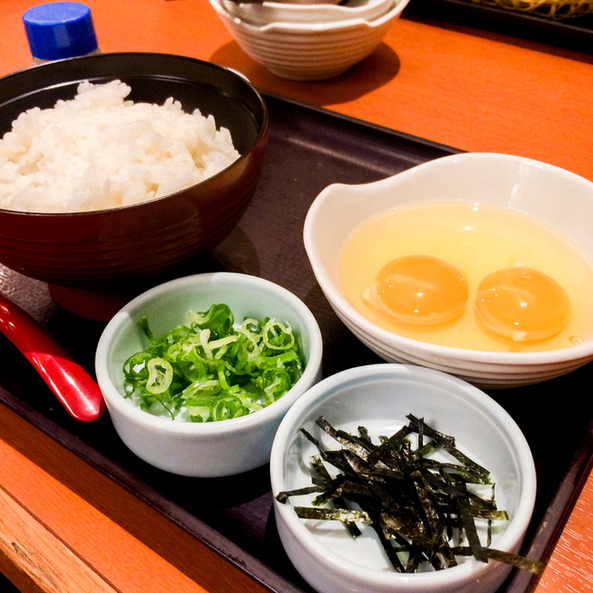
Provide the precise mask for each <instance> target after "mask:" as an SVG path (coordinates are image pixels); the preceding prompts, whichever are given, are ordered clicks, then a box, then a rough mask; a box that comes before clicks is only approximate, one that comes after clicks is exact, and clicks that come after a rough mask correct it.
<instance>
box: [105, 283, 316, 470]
mask: <svg viewBox="0 0 593 593" xmlns="http://www.w3.org/2000/svg"><path fill="white" fill-rule="evenodd" d="M321 352H322V340H321V332H320V330H319V327H318V325H317V322H316V320H315V318H314V316H313V314H312V313H311V312H310V310H309V309H308V308H307V306H306V305H305V304H304V303H303V302H302V301H301V300H300V299H299V298H298V297H296V296H295V295H294V294H292V293H291V292H289V291H288V290H286V289H284V288H282V287H280V286H278V285H276V284H273V283H272V282H269V281H267V280H263V279H261V278H257V277H255V276H249V275H245V274H232V273H214V274H200V275H196V276H188V277H186V278H180V279H178V280H173V281H171V282H168V283H165V284H163V285H160V286H157V287H156V288H153V289H151V290H149V291H148V292H146V293H144V294H142V295H140V296H139V297H137V298H136V299H134V300H133V301H131V302H130V303H129V304H128V305H126V306H125V307H124V308H123V309H122V310H121V311H120V312H119V313H117V314H116V315H115V317H114V318H113V319H112V320H111V321H110V322H109V324H108V325H107V327H106V328H105V331H104V332H103V335H102V336H101V339H100V341H99V345H98V347H97V355H96V371H97V381H98V383H99V386H100V388H101V390H102V392H103V396H104V398H105V402H106V404H107V409H108V411H109V413H110V416H111V419H112V421H113V424H114V427H115V429H116V431H117V432H118V434H119V436H120V437H121V439H122V440H123V442H124V443H125V444H126V445H127V446H128V447H129V448H130V449H131V450H132V451H133V452H134V453H135V454H136V455H138V456H139V457H140V458H142V459H143V460H145V461H147V462H148V463H150V464H152V465H155V466H157V467H159V468H161V469H164V470H166V471H170V472H172V473H177V474H181V475H187V476H195V477H220V476H227V475H234V474H238V473H242V472H246V471H249V470H252V469H255V468H257V467H260V466H262V465H264V464H265V463H267V462H268V460H269V455H270V449H271V446H272V439H273V437H274V433H275V431H276V429H277V427H278V424H279V423H280V420H281V419H282V417H283V416H284V414H285V413H286V411H287V410H288V409H289V408H290V406H291V405H292V404H293V403H294V402H295V401H296V400H297V399H298V398H299V397H300V396H301V395H302V394H303V393H304V392H305V391H306V390H307V389H308V388H309V387H311V386H312V385H313V384H314V383H315V382H317V380H318V379H319V377H320V373H321Z"/></svg>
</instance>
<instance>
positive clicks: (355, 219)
mask: <svg viewBox="0 0 593 593" xmlns="http://www.w3.org/2000/svg"><path fill="white" fill-rule="evenodd" d="M567 196H570V207H567V199H568V198H567ZM472 197H475V199H476V201H479V203H480V204H487V205H489V204H491V205H493V206H500V207H504V208H510V209H512V210H515V211H518V212H520V213H524V214H527V215H529V216H530V217H534V218H535V219H536V220H539V221H541V223H543V224H546V225H548V226H549V227H551V228H552V229H554V230H556V231H559V232H560V233H562V234H563V235H564V236H566V237H568V238H569V239H570V240H571V241H574V242H575V243H576V244H577V246H578V247H579V248H580V249H581V250H583V251H584V252H585V254H592V253H593V183H592V182H590V181H588V180H586V179H584V178H582V177H579V176H578V175H575V174H573V173H570V172H568V171H565V170H563V169H560V168H558V167H554V166H551V165H547V164H545V163H541V162H537V161H533V160H530V159H526V158H522V157H515V156H510V155H500V154H489V153H484V154H481V153H473V154H472V153H466V154H459V155H454V156H450V157H444V158H440V159H436V160H433V161H430V162H427V163H425V164H422V165H419V166H417V167H414V168H412V169H409V170H407V171H404V172H403V173H400V174H397V175H394V176H392V177H389V178H387V179H383V180H381V181H377V182H375V183H369V184H361V185H341V184H335V185H331V186H329V187H327V188H326V189H325V190H323V191H322V192H321V193H320V195H319V196H318V197H317V198H316V199H315V201H314V202H313V204H312V206H311V208H310V210H309V212H308V214H307V217H306V220H305V225H304V231H303V232H304V243H305V248H306V251H307V255H308V257H309V260H310V262H311V266H312V268H313V272H314V274H315V277H316V278H317V281H318V283H319V285H320V287H321V289H322V290H323V293H324V294H325V296H326V298H327V299H328V301H329V303H330V304H331V306H332V307H333V309H334V311H335V312H336V314H337V315H338V317H340V319H341V320H342V321H343V322H344V323H345V324H346V325H347V326H348V328H349V329H350V330H351V331H352V332H353V333H354V334H355V335H356V336H357V337H358V338H359V339H360V340H361V341H362V342H364V343H365V344H366V345H367V346H368V347H369V348H371V349H372V350H373V351H374V352H376V353H377V354H378V355H379V356H381V357H382V358H383V359H384V360H387V361H390V362H411V363H414V364H419V365H424V366H428V367H432V368H435V369H438V370H441V371H444V372H447V373H451V374H453V375H457V376H459V377H461V378H463V379H465V380H467V381H469V382H471V383H473V384H475V385H478V386H480V387H483V388H502V387H518V386H521V385H528V384H533V383H539V382H542V381H546V380H548V379H551V378H554V377H558V376H561V375H564V374H566V373H569V372H571V371H573V370H575V369H577V368H579V367H581V366H583V365H585V364H586V363H588V362H589V361H591V360H593V336H585V338H584V340H583V341H582V343H579V344H577V345H573V346H570V347H565V348H558V349H555V350H546V351H541V352H510V351H509V352H488V351H484V350H470V349H464V348H454V347H449V346H441V345H434V344H430V343H427V342H423V341H420V340H416V339H412V338H409V337H403V336H400V335H397V334H396V333H393V332H391V331H388V330H386V329H382V328H381V327H379V326H378V325H376V324H375V323H373V322H371V321H369V320H368V319H367V318H365V317H364V316H363V315H362V314H361V313H359V312H358V311H357V310H355V309H354V308H353V307H352V306H351V305H350V304H349V303H348V302H347V301H346V299H345V298H344V296H343V294H342V292H341V289H340V284H339V281H338V277H337V262H338V255H339V253H340V250H341V249H342V246H343V245H344V243H345V242H346V240H347V239H348V238H349V237H350V236H351V233H352V232H353V231H354V229H356V228H357V227H358V226H359V225H360V224H361V223H362V222H363V221H365V220H367V219H369V218H371V217H373V216H375V215H378V214H380V213H384V212H387V211H388V210H391V209H394V208H396V207H398V206H404V205H409V204H417V203H421V202H427V201H428V202H431V201H435V200H436V201H466V202H467V200H468V199H471V198H472ZM589 257H590V256H589Z"/></svg>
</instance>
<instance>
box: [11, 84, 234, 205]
mask: <svg viewBox="0 0 593 593" xmlns="http://www.w3.org/2000/svg"><path fill="white" fill-rule="evenodd" d="M130 91H131V88H130V87H129V86H128V85H127V84H125V83H122V82H121V81H119V80H114V81H112V82H110V83H107V84H104V85H94V84H92V83H90V82H88V81H85V82H83V83H81V84H80V85H79V87H78V94H77V95H76V97H75V98H74V99H73V100H71V101H58V102H57V103H56V105H55V107H53V108H52V109H39V108H38V107H35V108H33V109H30V110H28V111H26V112H24V113H21V115H20V116H19V117H18V118H17V119H16V120H15V121H14V122H13V124H12V130H11V131H10V132H7V133H6V134H5V135H4V137H3V138H2V139H0V208H4V209H11V210H19V211H25V212H75V211H88V210H99V209H104V208H115V207H119V206H124V205H129V204H135V203H138V202H143V201H145V200H150V199H152V198H156V197H160V196H164V195H167V194H170V193H172V192H175V191H179V190H181V189H184V188H186V187H189V186H191V185H194V184H195V183H198V182H200V181H203V180H204V179H206V178H208V177H210V176H211V175H214V174H215V173H217V172H219V171H221V170H222V169H224V168H226V167H227V166H229V165H230V164H231V163H232V162H233V161H235V160H236V159H237V158H238V157H239V153H238V152H237V151H236V150H235V148H234V147H233V142H232V139H231V134H230V132H229V131H228V130H227V129H226V128H221V129H220V130H217V129H216V122H215V121H214V118H213V116H211V115H210V116H208V117H204V116H203V115H202V114H201V113H200V112H199V110H197V109H196V110H195V111H194V112H193V113H192V114H189V113H185V112H184V111H183V110H182V106H181V103H180V102H179V101H176V100H174V99H173V98H169V99H167V101H165V103H164V105H153V104H148V103H133V102H132V101H126V100H125V98H126V97H127V96H128V94H129V93H130Z"/></svg>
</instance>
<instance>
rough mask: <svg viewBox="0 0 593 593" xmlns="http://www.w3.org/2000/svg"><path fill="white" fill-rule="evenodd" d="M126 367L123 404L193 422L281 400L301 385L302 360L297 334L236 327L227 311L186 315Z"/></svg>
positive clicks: (272, 325) (220, 307)
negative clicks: (130, 401)
mask: <svg viewBox="0 0 593 593" xmlns="http://www.w3.org/2000/svg"><path fill="white" fill-rule="evenodd" d="M140 328H141V329H142V331H143V333H144V334H145V335H146V337H147V338H148V340H149V342H150V344H149V346H148V347H147V348H146V349H145V350H143V351H141V352H136V353H135V354H133V355H132V356H130V357H129V358H128V360H126V362H125V363H124V366H123V373H124V387H125V395H126V397H130V398H132V399H134V401H137V402H138V403H139V405H140V407H141V408H142V409H143V410H146V411H149V412H152V413H157V414H159V413H166V414H168V415H170V416H171V417H172V418H177V417H181V418H183V419H187V420H189V421H192V422H212V421H217V420H226V419H229V418H237V417H239V416H244V415H246V414H250V413H252V412H255V411H257V410H260V409H262V408H263V407H265V406H268V405H270V404H271V403H273V402H275V401H276V400H278V399H279V398H281V397H282V396H283V395H284V394H285V393H286V392H287V391H289V390H290V389H291V388H292V387H293V386H294V384H295V383H296V382H297V381H298V380H299V378H300V377H301V375H302V373H303V369H304V360H303V356H302V353H301V351H300V348H299V346H298V343H297V337H296V336H295V334H294V332H293V331H292V328H291V327H290V326H289V325H288V324H284V323H281V322H279V321H276V320H275V319H270V318H268V317H266V318H264V319H262V320H261V321H258V320H256V319H253V318H248V319H245V320H244V321H243V322H242V323H241V324H240V325H239V326H238V327H235V320H234V316H233V313H232V312H231V310H230V308H229V307H228V306H227V305H225V304H216V305H212V306H211V307H210V309H208V311H205V312H194V311H189V312H188V313H187V324H182V325H178V326H176V327H174V328H173V329H171V330H170V331H169V332H167V333H166V334H165V335H164V336H162V337H161V338H158V339H157V338H155V336H154V335H153V333H152V331H151V330H150V327H149V323H148V319H147V318H146V317H143V318H142V319H141V321H140Z"/></svg>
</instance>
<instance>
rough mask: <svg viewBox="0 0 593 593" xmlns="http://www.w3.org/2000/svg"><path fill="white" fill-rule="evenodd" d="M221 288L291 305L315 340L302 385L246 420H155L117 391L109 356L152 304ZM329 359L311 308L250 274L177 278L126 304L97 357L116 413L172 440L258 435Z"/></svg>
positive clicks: (99, 377) (105, 394)
mask: <svg viewBox="0 0 593 593" xmlns="http://www.w3.org/2000/svg"><path fill="white" fill-rule="evenodd" d="M212 283H214V284H216V285H221V286H230V287H232V286H247V287H252V288H255V289H257V290H260V291H262V290H263V291H266V292H271V293H273V294H274V295H275V296H276V297H277V298H279V299H280V300H283V301H284V302H286V303H287V304H288V305H289V306H290V307H291V308H292V309H293V310H295V312H296V313H297V315H298V317H300V318H301V319H302V321H303V326H302V327H301V328H300V329H301V332H302V334H304V335H307V337H308V340H309V358H308V360H307V364H306V366H305V369H304V371H303V374H302V375H301V377H300V378H299V380H298V381H297V382H296V383H295V384H294V385H293V387H292V388H291V389H290V390H289V391H287V392H286V393H285V394H284V395H283V396H282V397H281V398H280V399H278V400H276V401H275V402H273V403H271V404H270V405H268V406H266V407H265V408H262V409H261V410H257V411H256V412H253V413H251V414H247V415H246V416H241V417H239V418H230V419H227V420H219V421H216V422H185V421H173V420H171V419H169V418H165V417H159V416H155V415H153V414H150V413H149V412H145V411H143V410H141V409H140V408H138V407H137V406H136V405H134V404H133V403H132V402H131V401H130V400H129V399H127V398H125V397H124V396H123V395H122V394H121V393H120V392H119V391H118V390H117V388H116V387H115V385H114V384H113V382H112V381H111V378H110V375H109V365H108V363H107V361H108V359H109V352H110V348H111V344H112V343H113V341H114V340H117V339H119V337H120V336H121V334H122V333H123V331H124V330H125V328H126V326H129V324H130V320H131V318H132V316H133V314H134V313H135V312H138V311H141V310H142V309H143V308H144V306H145V305H146V303H148V302H150V301H152V300H153V299H156V298H159V297H160V296H161V295H163V294H168V293H169V292H171V291H174V290H175V289H177V288H183V287H187V286H194V287H199V286H201V285H205V284H212ZM322 354H323V341H322V335H321V330H320V328H319V324H318V323H317V320H316V319H315V316H314V315H313V313H312V312H311V310H310V309H309V308H308V307H307V305H306V304H305V303H304V302H303V301H302V300H301V299H300V298H299V297H297V296H296V295H295V294H294V293H292V292H290V291H289V290H288V289H286V288H284V287H282V286H280V285H279V284H276V283H274V282H271V281H270V280H266V279H265V278H261V277H259V276H253V275H250V274H242V273H237V272H211V273H203V274H194V275H191V276H184V277H182V278H176V279H174V280H170V281H168V282H165V283H163V284H159V285H158V286H155V287H153V288H151V289H149V290H147V291H146V292H144V293H142V294H140V295H139V296H137V297H136V298H134V299H133V300H131V301H130V302H129V303H128V304H126V305H125V306H124V307H122V309H120V311H118V312H117V313H116V314H115V316H114V317H113V318H112V319H111V320H110V321H109V323H108V324H107V326H106V327H105V329H104V330H103V332H102V334H101V337H100V338H99V342H98V345H97V350H96V354H95V371H96V374H97V382H98V383H99V387H100V388H101V390H102V392H103V398H104V399H105V403H106V404H107V406H108V410H109V408H110V407H112V408H114V409H115V410H116V411H117V412H118V413H119V414H121V415H122V416H125V417H126V419H128V420H129V421H131V422H133V423H134V424H136V425H141V426H143V427H144V428H147V429H153V430H155V431H157V432H161V433H170V434H172V435H177V436H182V435H204V436H206V435H222V434H228V433H231V432H237V431H246V430H252V429H254V428H257V427H260V426H262V425H264V424H266V423H267V422H269V421H271V420H273V419H274V418H277V417H278V416H279V415H282V414H284V412H285V411H286V410H288V409H289V408H290V407H291V406H292V405H293V404H294V402H295V401H297V400H298V399H299V397H301V395H302V393H304V391H305V390H306V389H307V388H308V386H309V385H311V384H313V383H315V380H316V377H317V376H318V374H319V372H320V369H321V361H322Z"/></svg>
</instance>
